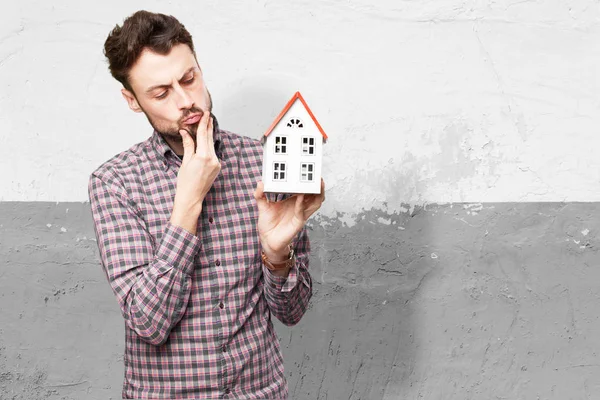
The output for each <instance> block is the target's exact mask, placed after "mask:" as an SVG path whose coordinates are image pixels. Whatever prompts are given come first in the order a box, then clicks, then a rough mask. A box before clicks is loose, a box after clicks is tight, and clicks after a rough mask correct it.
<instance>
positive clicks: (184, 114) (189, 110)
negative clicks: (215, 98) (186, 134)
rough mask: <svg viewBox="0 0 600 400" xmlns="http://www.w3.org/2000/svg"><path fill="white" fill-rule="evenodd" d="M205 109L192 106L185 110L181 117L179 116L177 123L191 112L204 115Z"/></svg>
mask: <svg viewBox="0 0 600 400" xmlns="http://www.w3.org/2000/svg"><path fill="white" fill-rule="evenodd" d="M204 113H205V111H204V110H203V109H201V108H199V107H192V108H190V109H188V110H186V111H185V112H184V113H183V115H182V116H181V118H179V124H180V125H181V124H183V121H185V120H186V119H187V118H189V116H190V115H192V114H200V116H201V117H202V116H204Z"/></svg>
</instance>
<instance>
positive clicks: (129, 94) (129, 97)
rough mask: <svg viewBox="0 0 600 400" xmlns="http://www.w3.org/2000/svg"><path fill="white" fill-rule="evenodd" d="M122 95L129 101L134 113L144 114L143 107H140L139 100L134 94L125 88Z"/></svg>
mask: <svg viewBox="0 0 600 400" xmlns="http://www.w3.org/2000/svg"><path fill="white" fill-rule="evenodd" d="M121 94H122V95H123V97H124V98H125V100H126V101H127V104H128V105H129V108H131V109H132V110H133V111H134V112H137V113H139V112H142V107H140V105H139V103H138V101H137V99H136V98H135V95H134V94H133V93H132V92H130V91H129V90H127V89H125V88H123V89H121Z"/></svg>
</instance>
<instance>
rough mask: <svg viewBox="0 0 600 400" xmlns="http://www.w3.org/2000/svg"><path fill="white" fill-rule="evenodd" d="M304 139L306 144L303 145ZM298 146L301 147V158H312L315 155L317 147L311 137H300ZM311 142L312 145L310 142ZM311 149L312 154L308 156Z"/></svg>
mask: <svg viewBox="0 0 600 400" xmlns="http://www.w3.org/2000/svg"><path fill="white" fill-rule="evenodd" d="M304 139H307V143H304ZM300 140H301V141H300V145H301V146H302V155H303V156H314V155H315V154H316V153H317V145H316V142H317V141H316V140H315V138H314V137H313V136H302V138H301V139H300ZM311 140H312V144H310V141H311ZM311 148H312V150H313V152H312V154H310V149H311Z"/></svg>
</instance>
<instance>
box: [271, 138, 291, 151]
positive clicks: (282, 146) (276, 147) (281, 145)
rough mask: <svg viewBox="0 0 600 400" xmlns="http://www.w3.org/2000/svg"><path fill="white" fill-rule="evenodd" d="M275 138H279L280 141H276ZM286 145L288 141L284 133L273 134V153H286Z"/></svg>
mask: <svg viewBox="0 0 600 400" xmlns="http://www.w3.org/2000/svg"><path fill="white" fill-rule="evenodd" d="M277 139H281V143H277ZM284 142H285V143H284ZM288 146H289V143H288V141H287V136H285V135H277V136H275V142H274V146H273V151H274V152H275V154H287V153H288V152H287V147H288ZM278 150H279V151H278Z"/></svg>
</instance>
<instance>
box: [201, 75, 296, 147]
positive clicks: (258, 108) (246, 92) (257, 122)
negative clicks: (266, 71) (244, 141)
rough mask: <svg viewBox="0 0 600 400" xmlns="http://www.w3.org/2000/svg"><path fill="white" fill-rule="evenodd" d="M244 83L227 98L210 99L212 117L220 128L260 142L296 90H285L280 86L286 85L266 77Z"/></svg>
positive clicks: (291, 88)
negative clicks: (215, 117)
mask: <svg viewBox="0 0 600 400" xmlns="http://www.w3.org/2000/svg"><path fill="white" fill-rule="evenodd" d="M245 82H246V81H245V80H244V81H240V82H239V88H238V89H237V90H235V92H234V93H233V94H232V95H231V96H229V97H227V98H225V99H218V98H214V99H213V101H214V109H215V115H216V116H217V118H219V123H220V125H221V128H222V129H225V130H227V131H230V132H233V133H236V134H238V135H242V136H248V137H251V138H254V139H260V137H261V136H262V135H263V134H264V133H265V132H266V130H267V129H268V128H269V126H270V125H271V123H272V122H273V120H274V119H275V117H277V115H278V114H279V112H280V111H281V110H282V109H283V107H284V106H285V105H286V103H287V102H288V100H289V99H290V98H291V97H292V96H293V95H294V93H295V92H296V90H297V89H296V88H293V87H291V86H290V87H289V88H288V89H287V90H286V89H284V86H289V85H287V84H285V83H281V85H278V84H279V83H280V82H279V81H278V80H275V81H273V80H267V78H256V79H254V80H253V81H252V82H251V83H245Z"/></svg>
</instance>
